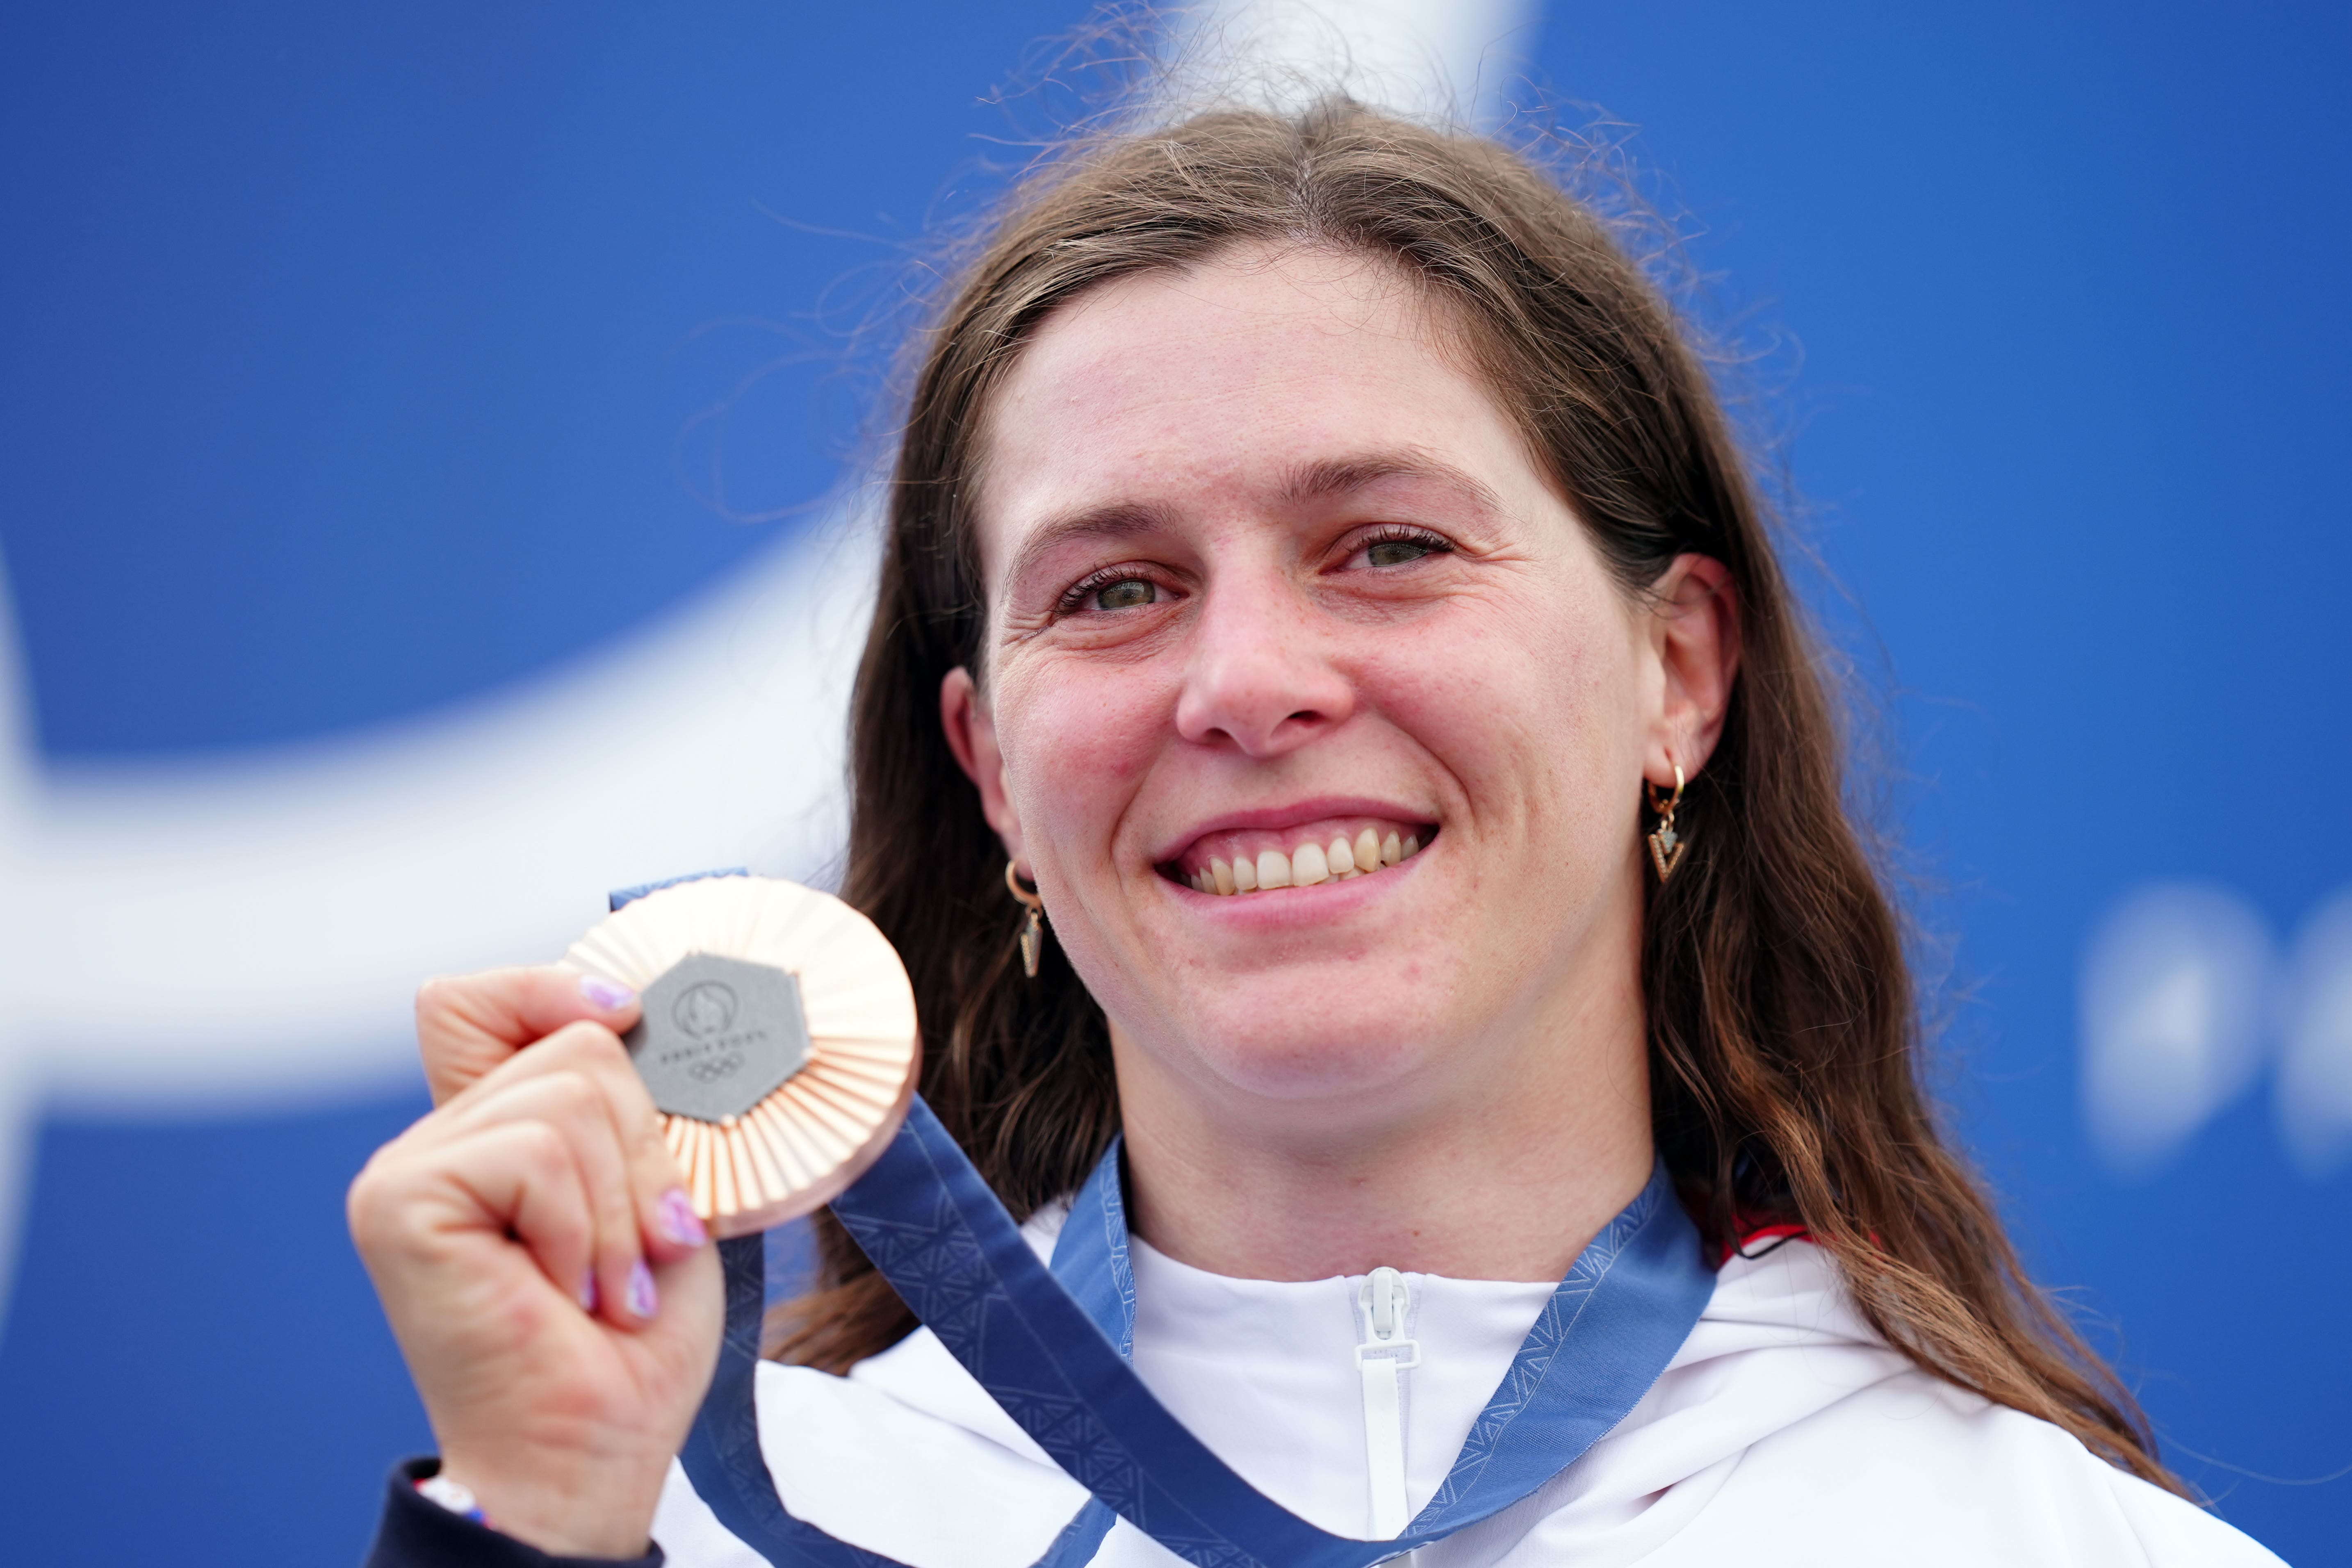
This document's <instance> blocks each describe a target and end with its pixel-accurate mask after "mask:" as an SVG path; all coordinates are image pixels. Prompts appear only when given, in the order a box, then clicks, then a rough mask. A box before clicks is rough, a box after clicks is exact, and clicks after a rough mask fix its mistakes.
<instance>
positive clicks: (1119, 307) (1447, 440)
mask: <svg viewBox="0 0 2352 1568" xmlns="http://www.w3.org/2000/svg"><path fill="white" fill-rule="evenodd" d="M1465 346H1466V345H1465V342H1463V339H1462V329H1461V328H1460V326H1459V325H1458V324H1457V323H1456V322H1455V321H1454V320H1453V319H1452V316H1451V313H1450V312H1448V311H1446V310H1442V309H1439V308H1437V307H1436V306H1434V305H1433V303H1432V302H1431V301H1430V300H1428V299H1427V297H1426V295H1425V293H1424V291H1423V290H1422V289H1420V288H1418V287H1417V286H1416V285H1415V284H1414V283H1413V282H1412V280H1411V279H1408V278H1406V277H1405V276H1404V275H1403V274H1402V272H1401V271H1400V270H1399V269H1398V268H1396V267H1394V266H1393V265H1392V264H1390V263H1387V262H1384V261H1381V260H1378V259H1374V258H1365V257H1360V256H1351V255H1342V254H1335V253H1333V252H1329V251H1325V250H1306V249H1295V248H1294V249H1289V250H1284V251H1253V252H1242V253H1238V254H1233V255H1228V256H1227V257H1224V258H1220V259H1217V260H1214V261H1212V262H1209V263H1206V264H1203V265H1202V266H1200V267H1197V268H1191V269H1189V270H1186V271H1182V272H1153V273H1147V274H1143V275H1140V276H1137V277H1132V278H1126V279H1118V281H1116V282H1113V283H1110V284H1107V285H1105V286H1103V287H1102V288H1100V289H1096V290H1094V291H1093V292H1091V293H1089V294H1087V295H1085V296H1082V297H1081V298H1079V299H1078V300H1074V301H1072V302H1071V303H1070V304H1068V305H1066V306H1065V307H1063V309H1062V310H1059V311H1057V312H1056V313H1055V315H1053V316H1052V317H1050V318H1049V319H1048V320H1047V321H1045V324H1044V325H1043V326H1042V327H1041V328H1039V329H1038V331H1037V332H1036V334H1035V336H1034V338H1033V339H1032V340H1031V342H1030V343H1029V344H1028V346H1027V347H1026V348H1025V349H1024V352H1023V353H1022V356H1021V358H1020V360H1019V361H1018V362H1017V363H1016V364H1015V365H1014V367H1013V370H1012V372H1011V373H1010V374H1009V375H1008V376H1007V377H1006V379H1005V381H1004V383H1003V384H1002V385H1001V386H1000V387H999V388H998V390H997V393H996V395H995V397H994V399H993V400H992V407H991V409H990V412H989V425H988V432H987V437H986V440H985V443H984V446H983V447H982V468H981V493H982V506H981V508H980V513H981V524H982V560H983V563H984V564H985V566H986V569H987V571H988V573H989V575H990V578H991V580H992V581H993V580H994V578H995V574H996V572H997V571H998V569H999V568H1000V567H1001V565H1002V563H1003V562H1004V561H1006V560H1007V559H1008V558H1009V554H1010V552H1011V551H1013V549H1015V548H1017V546H1018V544H1019V542H1020V540H1021V538H1022V536H1023V535H1024V533H1025V532H1026V531H1029V530H1030V529H1033V528H1035V527H1037V526H1040V525H1042V524H1043V523H1044V522H1045V521H1048V520H1050V519H1052V518H1055V517H1056V516H1061V515H1066V514H1067V513H1069V512H1071V511H1074V510H1087V509H1097V508H1102V507H1112V506H1116V507H1135V508H1143V509H1150V510H1165V511H1169V512H1172V513H1175V514H1178V515H1183V514H1188V513H1192V512H1196V511H1198V510H1200V509H1202V508H1204V507H1205V508H1213V509H1219V510H1223V509H1227V508H1236V509H1248V508H1252V507H1255V506H1259V505H1263V504H1265V503H1267V502H1268V501H1269V500H1271V499H1272V498H1274V497H1276V496H1279V495H1282V494H1284V493H1286V492H1288V491H1290V490H1294V489H1295V488H1296V486H1295V479H1296V476H1297V473H1298V472H1299V471H1300V470H1301V469H1302V468H1307V467H1309V466H1312V465H1316V464H1328V463H1333V462H1348V461H1352V460H1358V459H1360V458H1364V457H1365V456H1367V455H1370V454H1380V453H1386V452H1392V451H1417V452H1424V453H1431V454H1433V455H1435V456H1438V457H1440V458H1442V459H1444V461H1446V462H1448V463H1450V464H1452V465H1454V466H1456V467H1459V468H1464V469H1465V470H1466V471H1469V472H1472V473H1475V474H1478V476H1479V477H1480V478H1481V479H1484V480H1486V482H1488V483H1490V484H1497V481H1498V480H1501V481H1503V483H1500V484H1497V488H1498V489H1500V488H1507V481H1508V479H1509V477H1510V476H1509V474H1508V473H1507V470H1510V469H1512V468H1517V470H1519V472H1520V473H1521V474H1525V472H1526V470H1527V464H1526V461H1525V459H1524V458H1523V457H1522V456H1521V443H1520V441H1519V438H1518V435H1517V430H1516V428H1515V427H1514V426H1512V425H1511V423H1510V422H1509V420H1508V419H1507V417H1506V416H1505V415H1504V414H1503V412H1502V410H1501V409H1500V407H1499V406H1497V405H1496V400H1495V398H1494V396H1493V395H1492V394H1491V393H1490V391H1489V390H1488V388H1487V386H1486V383H1485V381H1484V379H1483V378H1482V377H1481V376H1479V375H1478V374H1476V373H1475V371H1473V370H1472V369H1470V368H1469V363H1468V360H1469V356H1468V355H1467V353H1465V352H1464V350H1465Z"/></svg>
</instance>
